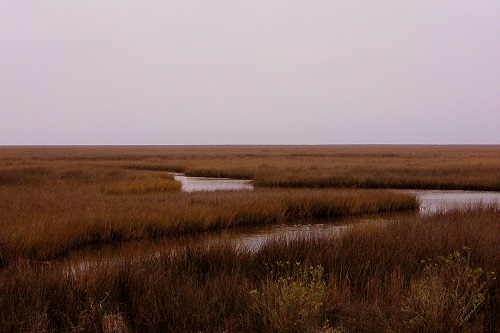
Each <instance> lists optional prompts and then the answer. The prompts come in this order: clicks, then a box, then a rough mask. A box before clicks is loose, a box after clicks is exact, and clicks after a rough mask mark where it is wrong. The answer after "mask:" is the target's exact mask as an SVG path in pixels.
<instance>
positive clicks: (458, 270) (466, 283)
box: [0, 207, 500, 333]
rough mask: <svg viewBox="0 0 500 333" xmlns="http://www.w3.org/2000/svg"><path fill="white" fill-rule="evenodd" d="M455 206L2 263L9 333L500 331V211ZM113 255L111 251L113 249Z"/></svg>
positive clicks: (3, 319)
mask: <svg viewBox="0 0 500 333" xmlns="http://www.w3.org/2000/svg"><path fill="white" fill-rule="evenodd" d="M499 213H500V212H499V210H498V209H496V208H488V207H483V208H482V209H476V210H473V211H451V212H447V213H444V214H437V215H433V216H427V217H423V218H418V219H410V220H408V219H405V220H401V221H395V222H393V223H386V224H378V225H369V226H368V225H363V226H355V227H353V228H352V229H350V231H348V232H346V233H342V234H341V235H336V236H335V237H329V236H327V235H323V236H322V237H319V236H314V237H306V238H301V239H286V240H285V239H280V238H277V239H276V240H274V241H272V242H270V243H268V244H267V245H265V246H263V247H262V248H260V249H259V250H258V251H248V252H246V251H242V250H241V249H239V250H237V249H236V248H235V247H234V246H232V245H229V244H227V243H212V244H209V245H205V246H187V247H186V248H185V250H182V251H176V252H175V253H170V254H168V255H167V254H165V255H163V254H160V255H158V256H154V257H147V258H144V259H138V258H137V256H136V255H135V251H134V253H133V255H130V256H127V255H126V253H125V252H123V258H122V260H121V261H119V262H118V263H116V262H114V263H110V262H107V261H106V260H99V259H100V257H99V254H98V253H96V262H97V264H96V265H92V266H90V267H88V269H86V270H84V271H80V272H79V273H78V274H77V275H70V276H68V275H65V274H64V273H63V272H64V267H65V265H67V264H70V263H66V262H64V261H62V262H59V263H58V264H53V265H33V264H31V263H29V262H26V261H19V262H17V263H16V264H15V265H10V266H9V267H5V268H4V269H2V270H0V310H1V312H0V327H2V332H6V333H8V332H20V331H23V332H59V331H70V332H78V331H85V332H106V333H107V332H118V331H120V332H488V333H490V332H491V333H493V332H498V330H499V329H500V322H499V319H498V313H499V311H500V299H499V297H498V296H499V281H498V267H500V252H499V251H500V250H499V247H498V239H500V228H499V223H500V216H499ZM103 259H105V258H103Z"/></svg>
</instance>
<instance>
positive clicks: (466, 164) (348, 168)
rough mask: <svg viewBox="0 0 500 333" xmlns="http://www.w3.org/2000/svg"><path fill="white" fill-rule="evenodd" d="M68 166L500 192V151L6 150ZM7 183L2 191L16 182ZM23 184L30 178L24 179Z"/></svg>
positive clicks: (3, 155)
mask: <svg viewBox="0 0 500 333" xmlns="http://www.w3.org/2000/svg"><path fill="white" fill-rule="evenodd" d="M61 163H63V164H64V163H65V164H68V163H79V164H92V165H107V166H114V167H120V168H124V169H128V170H136V171H139V170H144V171H167V172H168V171H170V172H183V173H185V174H187V175H190V176H208V177H229V178H238V179H252V180H254V185H256V186H261V187H263V186H265V187H358V188H412V189H449V190H491V191H498V190H500V168H499V165H500V146H498V145H490V146H418V145H407V146H397V145H395V146H391V145H386V146H384V145H364V146H363V145H352V146H191V147H190V146H165V147H160V146H157V147H154V146H149V147H148V146H137V147H105V146H101V147H4V148H1V149H0V167H1V166H2V165H3V166H7V167H9V168H25V169H26V168H28V169H29V168H35V169H36V168H40V167H45V166H49V167H52V166H57V165H60V164H61ZM19 177H21V178H23V177H24V176H22V175H21V176H19V175H4V176H2V172H1V171H0V184H1V183H2V178H3V182H17V181H19V180H18V179H19ZM23 179H24V178H23ZM27 181H28V180H27Z"/></svg>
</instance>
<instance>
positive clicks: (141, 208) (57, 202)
mask: <svg viewBox="0 0 500 333" xmlns="http://www.w3.org/2000/svg"><path fill="white" fill-rule="evenodd" d="M81 188H82V186H79V187H77V188H76V189H72V188H68V187H64V186H62V187H61V186H60V187H55V188H35V189H27V188H24V191H23V190H20V189H18V190H17V191H18V192H17V193H16V196H11V195H10V191H0V199H1V200H3V204H2V206H1V207H0V213H2V216H3V217H4V219H3V220H2V222H1V224H2V231H3V232H2V234H1V235H0V243H1V244H3V246H2V254H3V255H2V257H3V261H4V262H11V261H14V260H16V258H27V259H33V260H52V259H54V258H56V257H59V256H61V255H64V254H67V253H68V252H70V251H73V250H76V249H79V248H81V247H84V246H88V245H95V244H103V243H117V242H123V241H130V240H137V239H151V238H158V237H164V236H179V235H186V234H193V233H199V232H206V231H210V230H217V229H225V228H230V227H234V226H242V225H256V224H266V223H274V222H277V221H283V220H293V219H301V218H327V217H343V216H351V215H360V214H373V213H380V212H396V211H401V210H414V209H417V208H418V204H417V201H416V199H415V197H414V196H411V195H405V194H394V193H391V192H384V191H363V190H340V191H339V190H308V189H303V190H300V191H290V190H280V189H270V190H259V191H251V192H250V191H243V192H216V193H192V194H187V193H180V192H171V191H167V192H158V193H145V192H149V191H144V189H143V188H141V189H140V190H141V191H142V192H141V193H140V194H130V193H131V192H130V188H129V187H127V188H126V190H127V191H126V192H125V193H127V194H121V195H116V194H112V195H111V194H107V193H109V192H107V193H102V192H101V191H100V190H98V189H99V188H100V187H96V186H94V185H93V184H89V185H88V187H87V188H85V187H83V188H84V189H86V190H82V189H81ZM113 193H124V192H118V191H116V192H113Z"/></svg>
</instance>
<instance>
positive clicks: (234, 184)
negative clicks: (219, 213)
mask: <svg viewBox="0 0 500 333" xmlns="http://www.w3.org/2000/svg"><path fill="white" fill-rule="evenodd" d="M174 180H176V181H178V182H180V183H181V184H182V191H184V192H196V191H228V190H229V191H236V190H253V185H252V184H251V181H250V180H236V179H229V178H207V177H187V176H184V175H183V174H176V175H175V176H174Z"/></svg>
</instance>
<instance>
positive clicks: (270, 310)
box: [250, 261, 326, 332]
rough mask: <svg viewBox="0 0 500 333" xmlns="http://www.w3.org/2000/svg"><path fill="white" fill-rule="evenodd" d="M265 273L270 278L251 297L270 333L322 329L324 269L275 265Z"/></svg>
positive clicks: (284, 263) (278, 263)
mask: <svg viewBox="0 0 500 333" xmlns="http://www.w3.org/2000/svg"><path fill="white" fill-rule="evenodd" d="M268 270H269V276H268V279H267V281H266V283H264V285H263V286H262V289H261V290H260V291H259V290H257V289H255V290H252V291H250V293H251V294H252V296H253V297H254V298H255V300H256V304H257V305H256V307H257V310H258V312H260V314H261V315H263V316H264V318H266V319H267V324H268V325H269V326H270V327H269V328H270V330H272V331H278V332H307V331H312V330H313V329H318V328H320V327H324V326H325V324H326V321H325V319H324V304H325V298H326V293H325V288H326V283H325V282H324V281H323V279H324V269H323V267H322V266H321V265H317V266H315V267H314V266H309V267H306V268H301V267H300V263H299V262H295V263H293V264H292V263H290V262H289V261H287V262H281V261H278V262H276V263H275V265H273V266H271V267H270V268H268ZM286 272H290V273H286ZM293 272H296V273H295V274H293ZM282 273H285V274H282Z"/></svg>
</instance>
